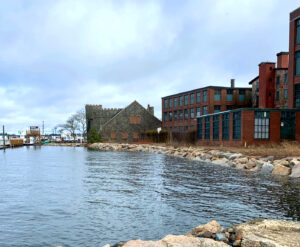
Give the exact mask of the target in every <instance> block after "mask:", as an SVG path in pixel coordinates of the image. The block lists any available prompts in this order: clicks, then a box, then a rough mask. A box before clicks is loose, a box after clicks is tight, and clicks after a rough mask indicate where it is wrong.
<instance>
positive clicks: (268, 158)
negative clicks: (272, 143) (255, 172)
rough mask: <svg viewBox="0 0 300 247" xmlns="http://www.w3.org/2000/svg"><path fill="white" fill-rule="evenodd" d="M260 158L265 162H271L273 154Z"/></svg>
mask: <svg viewBox="0 0 300 247" xmlns="http://www.w3.org/2000/svg"><path fill="white" fill-rule="evenodd" d="M261 160H263V161H265V162H268V161H270V162H273V160H274V156H268V157H264V158H261Z"/></svg>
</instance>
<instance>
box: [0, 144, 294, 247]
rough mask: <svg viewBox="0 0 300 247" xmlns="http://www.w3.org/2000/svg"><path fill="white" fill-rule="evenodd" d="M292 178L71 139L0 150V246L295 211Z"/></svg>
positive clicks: (108, 239)
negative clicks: (66, 143)
mask: <svg viewBox="0 0 300 247" xmlns="http://www.w3.org/2000/svg"><path fill="white" fill-rule="evenodd" d="M299 191H300V184H299V182H297V180H293V179H290V178H279V177H273V176H271V175H262V174H254V173H249V172H244V171H239V170H235V169H231V168H227V167H221V166H214V165H207V164H205V163H200V162H196V161H188V160H185V159H181V158H174V157H170V156H166V155H157V154H148V153H125V152H124V153H111V152H96V151H88V150H86V149H84V148H70V147H42V148H34V147H24V148H19V149H13V150H11V149H8V150H6V152H2V151H1V152H0V195H1V196H0V246H58V245H63V246H102V245H104V244H106V243H114V242H117V241H120V240H129V239H135V238H142V239H159V238H161V237H163V236H165V235H166V234H169V233H174V234H183V233H185V232H187V231H189V230H190V229H191V228H193V227H194V226H196V225H199V224H204V223H206V222H207V221H210V220H212V219H216V220H218V221H219V222H220V223H221V224H222V225H223V226H224V227H227V226H230V225H231V224H233V223H240V222H242V221H246V220H249V219H252V218H254V217H265V218H280V219H283V218H284V219H293V220H298V221H299V220H300V206H299V205H300V193H299Z"/></svg>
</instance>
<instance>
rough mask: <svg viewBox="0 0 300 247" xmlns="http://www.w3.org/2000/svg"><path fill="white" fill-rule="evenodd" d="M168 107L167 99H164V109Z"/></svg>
mask: <svg viewBox="0 0 300 247" xmlns="http://www.w3.org/2000/svg"><path fill="white" fill-rule="evenodd" d="M168 106H169V101H168V99H164V108H165V109H167V108H168Z"/></svg>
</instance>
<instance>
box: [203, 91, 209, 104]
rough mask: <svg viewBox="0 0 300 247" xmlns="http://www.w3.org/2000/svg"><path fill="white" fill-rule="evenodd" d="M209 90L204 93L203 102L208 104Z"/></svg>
mask: <svg viewBox="0 0 300 247" xmlns="http://www.w3.org/2000/svg"><path fill="white" fill-rule="evenodd" d="M207 94H208V93H207V90H204V91H203V102H207Z"/></svg>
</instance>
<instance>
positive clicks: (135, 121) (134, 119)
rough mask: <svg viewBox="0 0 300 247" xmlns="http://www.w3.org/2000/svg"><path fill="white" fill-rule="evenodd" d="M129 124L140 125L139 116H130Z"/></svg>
mask: <svg viewBox="0 0 300 247" xmlns="http://www.w3.org/2000/svg"><path fill="white" fill-rule="evenodd" d="M129 122H130V124H141V116H130V117H129Z"/></svg>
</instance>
